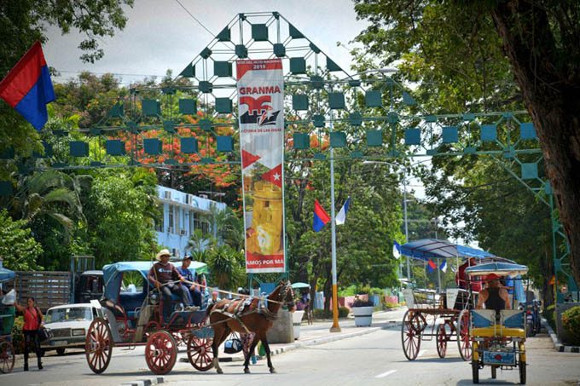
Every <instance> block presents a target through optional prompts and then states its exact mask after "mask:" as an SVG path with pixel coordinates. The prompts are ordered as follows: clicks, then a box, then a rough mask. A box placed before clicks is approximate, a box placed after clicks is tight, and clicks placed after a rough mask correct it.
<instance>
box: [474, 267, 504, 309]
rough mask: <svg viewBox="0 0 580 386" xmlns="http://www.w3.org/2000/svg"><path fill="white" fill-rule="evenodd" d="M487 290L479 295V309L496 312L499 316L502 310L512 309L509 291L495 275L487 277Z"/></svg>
mask: <svg viewBox="0 0 580 386" xmlns="http://www.w3.org/2000/svg"><path fill="white" fill-rule="evenodd" d="M486 281H487V288H486V289H484V290H483V291H481V292H480V293H479V298H478V299H477V306H476V308H477V309H482V308H484V306H485V309H488V310H495V312H496V313H498V314H499V311H501V310H509V309H511V305H510V302H509V296H508V292H507V290H506V289H505V288H504V287H503V286H502V285H501V283H500V280H499V276H498V275H495V274H493V273H492V274H491V275H487V277H486Z"/></svg>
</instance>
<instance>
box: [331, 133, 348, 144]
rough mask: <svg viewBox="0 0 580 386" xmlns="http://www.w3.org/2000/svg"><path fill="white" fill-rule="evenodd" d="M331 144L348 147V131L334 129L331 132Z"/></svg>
mask: <svg viewBox="0 0 580 386" xmlns="http://www.w3.org/2000/svg"><path fill="white" fill-rule="evenodd" d="M330 146H331V147H334V148H338V147H346V133H345V132H342V131H333V132H331V133H330Z"/></svg>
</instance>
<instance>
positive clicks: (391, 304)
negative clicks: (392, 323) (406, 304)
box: [385, 302, 399, 310]
mask: <svg viewBox="0 0 580 386" xmlns="http://www.w3.org/2000/svg"><path fill="white" fill-rule="evenodd" d="M397 307H399V304H397V303H391V302H385V308H387V309H389V310H391V309H393V308H397Z"/></svg>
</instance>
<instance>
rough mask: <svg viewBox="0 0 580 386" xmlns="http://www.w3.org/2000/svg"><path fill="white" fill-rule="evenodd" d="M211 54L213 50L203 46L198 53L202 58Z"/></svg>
mask: <svg viewBox="0 0 580 386" xmlns="http://www.w3.org/2000/svg"><path fill="white" fill-rule="evenodd" d="M211 54H213V52H212V51H211V50H210V49H209V47H205V48H204V49H203V50H202V51H201V52H200V53H199V56H201V57H202V58H204V59H207V58H209V57H210V56H211Z"/></svg>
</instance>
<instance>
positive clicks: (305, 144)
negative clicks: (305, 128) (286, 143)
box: [292, 133, 310, 150]
mask: <svg viewBox="0 0 580 386" xmlns="http://www.w3.org/2000/svg"><path fill="white" fill-rule="evenodd" d="M292 139H293V142H294V144H293V148H294V149H296V150H304V149H308V148H309V147H310V137H309V136H308V134H306V133H294V134H293V135H292Z"/></svg>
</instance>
